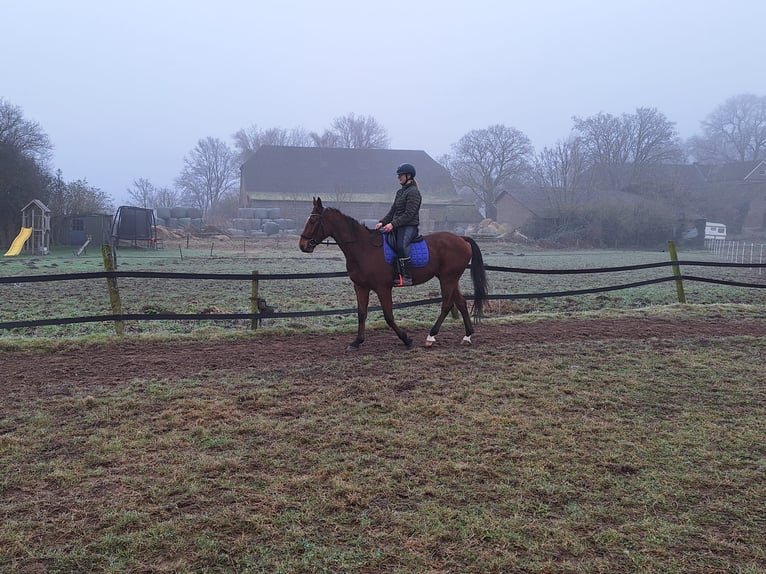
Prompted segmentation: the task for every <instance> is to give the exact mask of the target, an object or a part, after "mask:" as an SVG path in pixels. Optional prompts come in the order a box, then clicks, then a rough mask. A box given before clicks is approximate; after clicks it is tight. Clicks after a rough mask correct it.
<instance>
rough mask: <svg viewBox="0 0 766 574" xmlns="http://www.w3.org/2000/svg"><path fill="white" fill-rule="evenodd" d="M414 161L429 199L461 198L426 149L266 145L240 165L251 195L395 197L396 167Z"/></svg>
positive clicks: (243, 185)
mask: <svg viewBox="0 0 766 574" xmlns="http://www.w3.org/2000/svg"><path fill="white" fill-rule="evenodd" d="M402 163H411V164H413V165H414V166H415V169H416V170H417V175H416V179H417V181H418V185H419V187H420V191H421V193H422V195H423V198H424V200H431V201H433V200H441V201H445V200H456V199H458V195H457V192H456V191H455V186H454V184H453V183H452V179H451V178H450V175H449V172H448V171H447V170H446V169H445V168H444V167H443V166H442V165H440V164H439V163H438V162H436V161H435V160H434V159H432V158H431V157H430V156H429V155H428V154H427V153H426V152H424V151H422V150H393V149H348V148H322V147H292V146H270V145H265V146H261V147H260V148H258V150H257V151H256V152H255V154H253V155H252V156H251V157H250V158H249V159H248V160H247V161H245V163H243V164H242V166H241V168H240V170H241V178H242V179H241V188H240V189H241V192H242V193H243V194H246V195H247V196H248V197H250V198H251V199H267V198H268V199H276V198H279V199H307V198H308V199H310V198H311V197H313V196H322V197H326V198H327V199H335V198H343V199H344V200H345V201H379V200H381V199H382V200H385V201H390V200H391V194H392V192H393V191H395V190H396V189H397V187H398V182H397V179H396V168H397V166H398V165H400V164H402Z"/></svg>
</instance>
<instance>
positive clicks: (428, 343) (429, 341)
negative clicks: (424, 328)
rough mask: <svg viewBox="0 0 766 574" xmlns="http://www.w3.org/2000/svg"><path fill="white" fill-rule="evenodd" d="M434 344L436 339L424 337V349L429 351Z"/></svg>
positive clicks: (429, 336)
mask: <svg viewBox="0 0 766 574" xmlns="http://www.w3.org/2000/svg"><path fill="white" fill-rule="evenodd" d="M435 342H436V337H432V336H431V335H428V337H426V349H430V348H431V347H433V346H434V343H435Z"/></svg>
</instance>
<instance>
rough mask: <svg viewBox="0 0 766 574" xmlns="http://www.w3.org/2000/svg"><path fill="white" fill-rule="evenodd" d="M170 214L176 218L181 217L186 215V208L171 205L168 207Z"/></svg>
mask: <svg viewBox="0 0 766 574" xmlns="http://www.w3.org/2000/svg"><path fill="white" fill-rule="evenodd" d="M170 216H171V217H175V218H176V219H179V218H181V217H186V208H185V207H171V208H170Z"/></svg>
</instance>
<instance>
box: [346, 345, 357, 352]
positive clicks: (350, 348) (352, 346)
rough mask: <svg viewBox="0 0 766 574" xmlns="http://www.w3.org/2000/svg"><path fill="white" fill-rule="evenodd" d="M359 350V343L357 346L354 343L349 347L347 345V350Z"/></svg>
mask: <svg viewBox="0 0 766 574" xmlns="http://www.w3.org/2000/svg"><path fill="white" fill-rule="evenodd" d="M358 350H359V345H356V346H354V345H349V346H348V347H346V352H349V351H358Z"/></svg>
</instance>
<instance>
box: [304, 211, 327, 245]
mask: <svg viewBox="0 0 766 574" xmlns="http://www.w3.org/2000/svg"><path fill="white" fill-rule="evenodd" d="M323 213H324V209H323V210H322V211H320V212H319V213H312V214H310V215H309V217H308V220H307V221H306V223H308V222H309V221H311V218H312V217H315V216H318V217H319V221H318V222H317V224H316V225H315V226H314V233H313V234H312V235H311V237H308V236H306V235H303V233H301V239H305V240H307V241H308V242H309V247H316V246H317V245H319V241H317V240H316V239H315V238H316V237H317V235H319V228H320V227H322V214H323ZM322 229H324V228H323V227H322Z"/></svg>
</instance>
